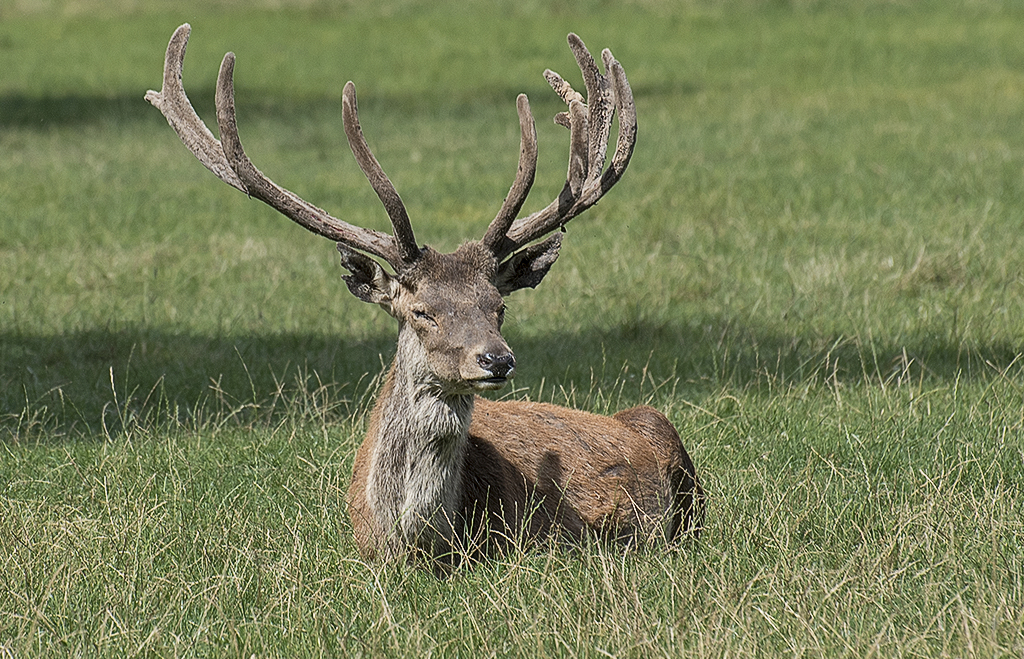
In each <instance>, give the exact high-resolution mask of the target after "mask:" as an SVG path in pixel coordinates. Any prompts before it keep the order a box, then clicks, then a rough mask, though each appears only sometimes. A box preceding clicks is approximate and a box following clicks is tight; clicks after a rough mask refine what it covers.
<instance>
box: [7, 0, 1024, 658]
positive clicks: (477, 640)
mask: <svg viewBox="0 0 1024 659" xmlns="http://www.w3.org/2000/svg"><path fill="white" fill-rule="evenodd" d="M185 21H188V22H190V23H191V24H192V26H193V33H192V40H191V45H190V50H189V55H188V58H187V61H186V65H185V73H184V77H185V87H186V89H187V90H189V92H190V96H191V98H192V99H193V101H194V102H195V104H196V106H197V109H198V110H199V113H200V115H202V116H203V117H204V118H206V119H207V121H210V122H212V120H213V113H212V103H213V101H212V92H213V83H214V79H215V76H216V70H217V66H218V63H219V60H220V57H221V56H222V54H223V53H224V52H226V51H228V50H233V51H234V52H235V53H236V54H237V57H238V62H237V66H236V71H235V77H236V84H237V89H238V114H239V125H240V132H241V137H242V139H243V140H244V141H245V144H246V147H247V150H248V152H249V153H250V155H251V156H252V158H253V160H254V162H255V163H256V164H257V165H258V166H259V167H261V168H262V169H263V170H264V171H265V172H267V173H268V175H270V176H271V177H272V178H274V179H275V180H276V181H278V182H279V183H281V184H283V185H285V186H286V187H289V188H290V189H292V190H294V191H295V192H297V193H298V194H300V195H301V196H303V197H305V198H307V199H308V200H310V201H312V202H313V203H316V204H318V205H320V206H323V207H325V208H327V209H329V210H330V211H332V212H333V213H335V214H337V215H339V216H340V217H343V218H344V219H346V220H348V221H350V222H353V223H357V224H361V225H365V226H372V227H375V228H379V229H384V228H386V224H387V220H386V217H385V216H384V213H383V212H382V210H381V208H380V207H379V203H378V202H377V200H376V198H375V196H374V194H373V192H372V190H370V189H369V186H368V185H366V182H365V179H364V178H363V176H362V174H361V173H360V172H359V170H358V168H357V167H356V165H355V163H354V161H353V159H352V157H351V155H350V154H349V152H348V149H347V145H346V144H345V139H344V135H343V132H342V129H341V113H340V102H339V101H340V92H341V87H342V85H343V84H344V82H345V81H346V80H349V79H352V80H354V81H355V82H356V85H357V87H358V89H359V95H360V111H361V119H362V123H363V127H364V130H365V132H366V135H367V139H368V140H369V142H370V144H371V146H372V148H373V149H374V151H375V153H376V155H377V156H378V158H379V159H380V160H381V162H382V163H383V165H384V167H385V168H386V170H387V171H388V173H389V175H390V176H391V178H392V180H393V181H394V182H395V184H396V186H397V187H398V189H399V191H400V192H401V194H402V196H403V198H404V199H405V201H406V203H407V205H408V207H409V211H410V214H411V215H412V216H413V221H414V223H415V226H416V229H417V232H418V237H419V239H420V240H421V241H424V242H427V243H430V244H432V245H434V246H436V247H439V248H442V249H451V248H454V247H455V246H456V245H458V244H459V243H460V242H461V241H463V240H466V239H469V238H474V237H478V236H479V235H481V234H482V232H483V230H484V228H485V227H486V225H487V222H488V221H489V220H490V218H491V217H493V215H494V213H495V212H496V211H497V207H498V206H499V204H500V202H501V199H502V197H503V195H504V194H505V192H506V191H507V189H508V186H509V184H510V183H511V181H512V178H513V176H514V172H515V166H516V158H517V154H518V125H517V122H516V118H515V110H514V99H515V95H516V94H517V93H519V92H520V91H525V92H526V93H528V94H529V96H530V100H531V104H532V106H533V108H534V113H535V115H536V116H537V118H538V133H539V140H540V149H541V161H540V165H539V172H538V183H537V186H536V188H535V191H534V193H533V196H532V197H531V200H530V202H528V210H533V209H535V208H538V207H540V206H541V205H543V204H545V203H546V202H547V201H548V200H549V199H551V198H552V197H553V196H554V195H555V194H556V193H557V191H558V189H559V188H560V186H561V182H562V180H563V179H564V168H565V156H566V152H567V144H566V142H567V140H566V135H565V132H564V130H563V129H560V128H559V127H557V126H554V125H552V124H551V123H550V121H549V117H550V116H551V115H552V114H553V113H554V112H556V111H558V109H559V108H558V102H557V98H555V96H554V94H552V93H551V92H550V90H548V89H547V88H546V85H545V83H544V81H543V79H542V77H541V75H540V73H541V71H542V70H543V69H544V68H545V67H551V68H553V69H555V70H558V71H560V72H561V73H562V74H564V75H566V76H567V77H570V78H572V79H573V80H575V79H576V78H577V74H576V71H575V65H574V63H573V62H572V59H571V56H570V54H569V50H568V48H567V47H566V46H565V42H564V39H565V34H566V33H567V32H568V31H570V30H573V31H576V32H578V33H579V34H580V35H581V36H582V37H583V38H584V39H585V40H586V42H587V43H588V45H590V46H591V48H592V49H599V48H602V47H606V46H607V47H610V48H612V49H613V51H614V52H615V54H616V56H617V57H618V59H619V60H620V61H621V62H622V63H623V65H624V67H625V69H626V72H627V74H628V75H629V78H630V82H631V83H632V86H633V89H634V92H635V94H636V101H637V109H638V115H639V121H640V141H639V143H638V146H637V151H636V155H635V157H634V159H633V162H632V164H631V165H630V169H629V171H628V172H627V174H626V176H625V178H624V179H623V180H622V182H621V183H620V184H619V185H618V186H617V187H616V189H615V190H614V191H612V192H611V193H610V194H609V195H608V197H607V198H606V199H604V200H602V202H601V204H600V205H599V206H597V207H596V208H594V209H592V210H591V211H590V212H588V213H587V214H586V215H585V216H583V217H581V218H579V219H577V220H574V221H573V222H572V223H571V224H570V225H569V232H568V235H567V238H566V241H565V245H564V247H563V250H562V256H561V257H560V259H559V262H558V264H557V265H556V266H555V267H554V268H553V270H552V272H551V273H550V275H549V276H548V278H547V279H546V280H545V282H544V284H543V285H542V286H541V287H540V288H539V289H538V290H537V291H533V292H524V293H518V294H516V295H514V296H513V297H512V298H511V299H510V314H509V320H508V322H507V324H506V328H507V330H506V337H507V338H508V340H509V342H510V344H511V345H512V347H513V348H514V350H515V351H516V355H517V359H518V362H519V365H520V376H519V377H517V379H516V389H515V391H514V392H512V393H510V394H506V395H512V396H517V397H529V398H532V399H541V400H552V401H555V402H559V403H567V404H571V405H575V406H577V407H581V408H584V409H590V410H594V411H598V412H610V411H614V410H616V409H619V408H622V407H625V406H629V405H632V404H636V403H638V402H650V403H652V404H654V405H656V406H657V407H659V408H660V409H662V410H663V411H665V412H666V414H668V415H669V417H670V418H671V419H672V421H673V422H674V423H675V424H676V426H677V427H678V428H679V430H680V433H681V434H682V436H683V437H684V442H685V443H686V445H687V448H688V449H689V450H690V452H691V454H692V455H693V456H694V459H695V461H696V463H697V465H698V469H699V470H700V472H701V475H702V477H703V478H704V480H705V483H706V485H707V488H708V492H709V495H710V497H711V498H710V504H709V506H710V507H709V513H708V520H709V525H708V528H707V530H706V532H705V534H704V536H703V537H702V539H701V541H700V543H699V544H696V545H693V544H687V545H684V546H681V547H673V548H668V549H666V550H652V551H649V552H639V553H636V552H634V553H627V554H625V555H622V554H620V553H618V552H616V551H614V550H612V549H609V548H606V547H601V546H587V547H582V548H575V549H570V548H552V549H548V550H538V551H533V552H529V553H524V554H514V555H511V556H508V557H505V558H502V559H500V560H496V561H493V562H490V563H487V564H484V565H481V566H478V567H476V568H475V569H473V570H467V571H463V572H459V573H457V574H456V575H454V576H452V577H451V578H449V579H446V580H443V581H438V580H436V579H435V578H434V577H433V576H431V575H430V574H427V573H423V572H420V571H410V570H407V569H404V568H400V567H395V566H383V565H367V564H364V563H363V562H361V561H360V560H359V558H358V553H357V551H356V549H355V545H354V542H353V540H352V536H351V528H350V526H349V524H348V520H347V517H346V516H345V514H344V498H345V492H346V490H347V487H348V477H349V471H350V469H351V462H352V457H353V454H354V451H355V448H356V446H357V445H358V443H359V441H360V440H361V437H362V433H363V432H364V430H365V422H366V412H367V410H368V409H369V407H370V406H371V404H372V399H373V394H374V390H375V385H376V382H377V376H378V374H379V373H380V371H381V370H382V367H383V364H386V363H387V361H388V360H389V358H390V353H391V350H392V346H393V342H394V334H395V328H394V326H393V321H391V320H390V319H389V318H387V317H386V315H385V314H383V313H381V312H380V311H379V310H377V309H375V308H371V307H369V306H367V305H365V304H363V303H360V302H358V301H357V300H355V299H354V298H353V297H352V296H350V295H349V294H348V292H347V290H346V289H345V287H344V284H343V283H342V282H341V280H340V277H341V274H342V273H341V269H340V268H339V267H338V265H337V256H336V254H335V252H334V249H333V246H332V245H330V244H329V243H327V242H326V241H324V240H322V239H320V238H317V237H315V236H312V235H310V234H307V233H306V232H304V231H302V230H301V229H299V228H298V227H296V226H293V225H292V224H291V223H290V222H288V221H287V220H285V219H283V218H281V217H280V216H278V215H276V214H275V213H274V212H273V211H271V210H269V209H267V208H266V207H264V206H263V205H261V204H259V203H258V202H255V201H250V200H247V199H246V198H245V197H244V196H243V195H240V194H238V193H237V192H236V191H234V190H232V189H229V188H228V187H227V186H225V185H223V184H221V183H219V182H218V181H217V180H216V179H214V178H213V177H212V176H210V175H209V173H208V172H206V171H205V170H204V169H203V168H202V167H201V166H200V165H199V164H198V163H196V162H195V161H194V159H192V157H191V156H190V155H189V154H188V153H187V152H186V151H185V149H184V148H183V147H182V146H181V144H180V143H179V142H178V141H177V138H176V137H175V136H174V134H173V132H172V131H171V130H170V128H168V126H167V125H166V122H165V121H164V120H163V118H162V117H161V116H160V114H159V112H157V111H156V110H155V109H154V108H152V107H150V106H149V105H148V104H147V103H145V102H144V101H143V100H142V96H143V94H144V93H145V91H146V90H147V89H150V88H154V87H159V84H160V71H161V66H162V57H163V51H164V48H165V46H166V43H167V39H168V38H169V37H170V34H171V32H172V31H173V29H174V28H175V27H176V26H177V25H178V24H180V23H182V22H185ZM1021 34H1024V10H1022V9H1021V7H1020V6H1019V5H1018V4H1017V3H1013V2H1004V3H1001V2H995V1H994V0H993V1H991V2H989V1H986V0H979V1H976V2H963V3H952V2H950V3H942V2H928V3H889V2H881V1H879V2H874V1H871V2H868V1H864V2H855V3H845V4H844V5H842V6H841V7H834V6H832V5H831V4H829V3H816V2H792V3H785V2H782V3H760V2H754V1H743V0H737V1H736V2H721V3H718V2H694V3H679V4H678V6H677V5H676V4H673V3H659V2H653V1H647V0H637V1H636V2H630V3H614V4H613V3H602V2H596V1H595V2H586V3H582V4H578V3H573V4H570V3H563V2H555V1H552V2H525V3H524V2H519V3H512V2H495V3H491V2H484V1H483V0H480V1H479V2H476V1H474V2H469V3H464V4H462V5H460V6H459V7H458V9H456V8H455V7H454V6H449V5H446V4H437V3H421V2H414V1H412V0H409V1H398V0H395V1H386V2H383V3H372V4H371V3H348V4H347V5H341V4H337V5H336V4H333V3H332V4H328V3H322V2H316V1H311V2H299V1H296V2H285V3H274V2H270V1H269V0H268V2H266V3H256V4H255V5H253V4H249V3H245V4H244V5H243V4H242V3H238V2H230V1H227V0H225V1H224V2H220V3H209V2H203V3H200V2H193V3H179V4H178V5H175V6H171V5H170V4H169V3H160V2H156V1H155V0H148V1H143V0H138V1H129V0H123V1H122V2H120V3H107V2H102V3H101V2H97V1H95V0H78V1H72V0H68V1H66V2H52V3H43V2H38V3H36V2H31V1H28V0H24V1H23V0H15V1H13V2H10V1H8V2H2V3H0V223H2V231H0V442H2V443H0V657H7V656H12V657H27V656H33V657H35V656H68V655H81V656H118V657H121V656H135V655H147V656H149V655H157V656H164V655H175V656H250V655H256V656H318V655H327V656H332V655H359V654H362V655H371V656H375V655H390V656H410V655H435V656H475V655H479V656H506V655H543V656H548V655H551V656H563V655H568V656H609V655H610V656H621V657H651V656H774V655H787V656H808V657H810V656H815V657H816V656H850V657H865V656H879V657H887V656H928V657H931V656H950V657H961V656H987V657H988V656H1020V655H1021V654H1022V653H1024V577H1022V575H1024V523H1022V521H1021V520H1022V519H1024V492H1022V489H1021V488H1022V485H1021V484H1022V483H1024V361H1022V353H1024V323H1022V322H1021V319H1022V318H1024V237H1022V235H1024V234H1022V231H1021V227H1022V226H1024V210H1022V209H1024V205H1022V200H1024V131H1022V130H1021V126H1024V41H1022V40H1021V38H1020V35H1021Z"/></svg>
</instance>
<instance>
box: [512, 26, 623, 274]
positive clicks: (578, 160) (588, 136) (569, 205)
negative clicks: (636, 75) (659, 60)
mask: <svg viewBox="0 0 1024 659" xmlns="http://www.w3.org/2000/svg"><path fill="white" fill-rule="evenodd" d="M568 41H569V47H570V48H571V49H572V51H573V54H574V55H575V57H576V62H577V64H578V65H579V67H580V71H581V72H582V73H583V79H584V84H585V85H586V87H587V99H586V104H584V103H583V97H582V96H581V95H580V94H579V93H577V92H576V91H574V90H573V89H572V86H571V85H569V83H567V82H566V81H565V80H563V79H562V77H561V76H559V75H558V74H557V73H554V72H553V71H545V72H544V76H545V77H546V78H547V80H548V82H549V83H550V84H551V87H552V88H553V89H554V90H555V92H556V93H557V94H558V95H559V96H560V97H561V98H562V100H563V101H565V102H566V104H568V106H569V111H568V113H559V114H558V115H556V117H555V123H558V124H560V125H562V126H566V127H568V128H569V130H570V137H569V142H570V149H569V171H568V175H567V180H566V184H565V187H564V188H563V189H562V192H561V193H559V195H558V197H557V198H556V199H555V200H554V201H552V202H551V203H550V204H548V206H547V207H545V208H543V209H541V210H539V211H537V212H535V213H533V214H531V215H529V216H527V217H524V218H520V219H518V220H516V221H515V222H513V223H512V225H511V226H510V227H509V230H508V232H507V233H506V239H505V240H504V241H503V242H502V243H501V248H500V250H498V251H496V253H495V254H496V256H497V257H498V258H499V259H504V258H505V257H507V256H508V255H509V254H511V253H512V252H514V251H515V250H517V249H519V248H520V247H522V246H523V245H526V244H527V243H530V242H532V241H534V240H536V239H538V238H540V237H541V236H544V235H545V234H547V233H549V232H551V231H553V230H554V229H556V228H558V227H560V226H564V225H565V223H566V222H568V221H569V220H571V219H572V218H574V217H576V216H577V215H579V214H580V213H582V212H583V211H585V210H587V209H588V208H590V207H591V206H593V205H594V204H596V203H597V202H598V200H600V198H601V197H602V196H603V195H604V193H606V192H607V191H608V190H609V189H611V187H612V186H613V185H615V183H617V182H618V180H619V179H620V178H621V177H622V174H623V172H624V171H625V170H626V167H627V165H629V160H630V158H631V157H632V155H633V147H634V146H635V145H636V136H637V124H636V108H635V106H634V103H633V92H632V90H631V89H630V87H629V82H628V81H627V80H626V74H625V71H623V69H622V66H621V65H620V64H619V63H618V62H617V61H616V60H615V58H614V57H613V56H612V54H611V51H609V50H607V49H606V50H604V51H603V52H602V60H603V62H604V65H605V75H601V74H600V73H599V72H598V70H597V65H596V63H595V62H594V59H593V57H591V55H590V53H589V51H587V49H586V46H584V44H583V41H582V40H580V38H579V37H577V36H576V35H575V34H570V35H569V38H568ZM609 78H610V80H609ZM616 112H617V113H618V115H619V134H618V140H617V143H616V148H615V154H614V156H613V157H612V162H611V164H610V166H609V167H608V169H606V170H605V169H604V165H605V158H606V157H607V149H608V139H609V137H610V134H611V123H612V117H613V115H614V114H615V113H616ZM602 170H603V171H602Z"/></svg>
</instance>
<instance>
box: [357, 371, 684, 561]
mask: <svg viewBox="0 0 1024 659" xmlns="http://www.w3.org/2000/svg"><path fill="white" fill-rule="evenodd" d="M389 395H390V392H389V391H386V390H385V391H383V392H382V396H384V397H383V398H381V403H382V404H385V403H384V401H387V396H389ZM466 398H469V400H468V401H465V400H463V401H459V405H460V406H464V405H466V404H467V403H468V405H469V406H470V407H471V408H472V409H473V417H472V422H471V423H470V424H468V426H467V427H464V428H462V429H461V434H460V435H458V436H456V437H455V439H454V441H452V443H451V444H448V445H445V446H444V447H443V449H442V450H443V455H439V452H440V451H438V449H441V448H442V447H440V446H438V444H436V443H432V442H429V441H428V442H425V443H422V444H419V445H417V441H418V440H419V439H420V438H418V437H411V436H407V437H405V438H404V439H405V440H406V441H405V442H403V441H401V439H399V440H397V441H396V438H395V437H386V436H382V434H381V432H382V431H381V426H380V420H379V418H378V417H377V416H376V414H375V415H374V419H373V421H372V422H371V427H370V430H369V432H368V434H367V437H366V440H365V441H364V442H363V444H362V446H360V448H359V451H358V452H357V453H356V461H355V466H354V469H353V474H352V485H351V488H350V489H349V495H348V503H349V514H350V517H351V519H352V526H353V529H354V531H355V537H356V542H357V543H358V545H359V549H360V552H361V553H362V554H363V555H364V556H366V557H367V558H376V557H393V556H396V555H400V554H402V553H404V552H405V551H406V550H407V548H409V547H416V548H417V549H419V550H422V551H426V552H429V553H430V554H431V555H434V556H437V555H444V554H445V553H447V552H449V551H456V552H458V551H464V552H467V553H471V554H472V553H478V552H480V551H484V552H488V551H491V550H494V549H501V548H504V547H506V546H508V545H511V544H515V543H516V542H519V541H523V540H527V541H530V540H541V539H544V538H546V537H549V536H561V537H567V538H571V539H580V538H582V537H583V536H584V535H585V534H586V533H589V532H593V533H596V534H597V535H599V536H601V537H604V538H609V539H613V540H617V541H623V542H628V543H637V542H639V543H643V542H645V541H647V540H651V539H671V538H673V537H675V536H676V535H677V533H678V532H679V531H680V530H690V531H693V530H695V529H696V528H697V527H698V526H699V524H700V521H701V520H700V519H698V517H697V515H696V514H695V512H694V507H695V502H694V501H693V498H694V490H695V487H696V484H695V482H694V480H693V478H694V477H693V473H694V470H693V463H692V462H691V461H690V458H689V456H688V455H687V453H686V451H685V449H683V447H682V443H681V442H680V440H679V437H678V435H677V434H676V432H675V429H674V428H673V427H672V425H671V423H670V422H669V421H668V419H666V418H665V417H664V416H663V415H662V414H661V413H659V412H657V411H656V410H654V409H652V408H650V407H635V408H631V409H629V410H625V411H623V412H620V413H619V414H616V415H615V416H614V417H610V418H609V417H604V416H599V415H596V414H588V413H586V412H581V411H578V410H571V409H567V408H564V407H558V406H555V405H549V404H544V403H527V402H518V401H511V402H495V401H491V400H488V399H486V398H480V397H468V396H467V397H466ZM446 439H447V438H446ZM567 440H568V441H567ZM396 445H397V446H400V447H401V448H400V449H399V451H398V453H399V454H401V455H403V456H408V457H406V460H405V464H404V465H403V466H404V467H405V469H400V468H393V467H392V468H389V466H390V465H388V464H387V462H386V461H384V460H382V459H381V458H382V457H383V456H388V455H393V453H392V450H393V449H394V448H395V447H396ZM403 449H404V450H403ZM425 454H426V455H429V456H430V457H431V458H434V459H435V460H436V461H431V462H429V463H428V464H429V466H428V465H427V464H423V463H421V464H419V465H416V460H415V458H412V456H423V455H425ZM438 458H439V459H438ZM417 466H418V467H419V468H420V469H422V470H423V471H424V472H425V473H424V474H420V477H419V478H417V476H416V475H414V473H413V472H414V470H415V469H416V467H417ZM426 473H429V477H428V478H426V479H423V478H422V476H423V475H425V474H426ZM443 476H444V477H443ZM381 481H386V482H388V486H389V489H390V491H396V492H401V493H402V495H401V496H397V497H394V498H392V499H390V500H387V499H384V498H383V497H381V496H380V491H381V490H380V487H379V486H377V487H374V486H373V485H372V484H371V483H380V482H381ZM424 482H428V483H432V484H441V483H443V486H442V487H443V489H441V488H437V487H430V486H428V487H423V483H424ZM398 502H400V505H397V506H396V505H395V503H398ZM399 519H401V520H402V523H401V524H399V523H398V520H399ZM396 529H400V533H398V532H395V530H396Z"/></svg>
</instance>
